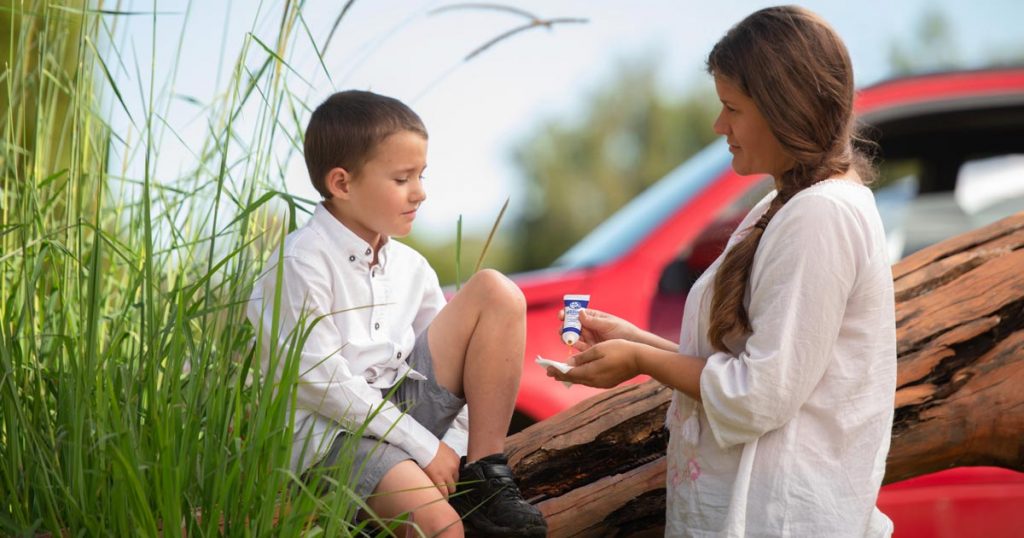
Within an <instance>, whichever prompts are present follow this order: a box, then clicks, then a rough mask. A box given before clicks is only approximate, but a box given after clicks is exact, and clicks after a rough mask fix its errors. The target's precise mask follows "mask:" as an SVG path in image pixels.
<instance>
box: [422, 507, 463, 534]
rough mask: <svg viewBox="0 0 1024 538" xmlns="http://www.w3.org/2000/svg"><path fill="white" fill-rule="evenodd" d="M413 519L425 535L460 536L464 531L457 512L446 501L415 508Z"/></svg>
mask: <svg viewBox="0 0 1024 538" xmlns="http://www.w3.org/2000/svg"><path fill="white" fill-rule="evenodd" d="M413 521H414V523H416V525H417V526H418V527H419V528H420V530H421V531H423V533H424V534H426V535H427V536H462V535H463V533H464V530H463V528H462V520H461V519H460V518H459V514H458V512H456V511H455V509H454V508H452V505H450V504H448V503H446V502H438V503H434V504H431V505H430V506H429V507H425V508H421V509H419V510H417V511H416V514H415V516H414V517H413Z"/></svg>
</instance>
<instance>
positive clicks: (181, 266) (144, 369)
mask: <svg viewBox="0 0 1024 538" xmlns="http://www.w3.org/2000/svg"><path fill="white" fill-rule="evenodd" d="M351 4H352V1H351V0H350V1H349V2H347V3H346V4H345V5H344V6H340V7H339V11H340V12H339V14H338V17H337V19H336V20H335V21H334V26H333V29H332V30H331V34H330V35H333V34H334V29H337V27H338V25H339V23H340V21H341V18H342V17H343V16H344V15H345V14H346V13H347V12H348V9H349V7H350V6H351ZM260 5H261V6H262V4H260ZM120 6H121V4H120V3H117V4H115V5H114V6H109V5H107V4H105V3H103V2H99V3H98V5H97V4H96V3H94V2H89V1H88V0H66V1H65V2H63V3H53V2H51V1H47V0H13V1H11V2H7V3H6V4H5V5H3V6H0V27H2V28H4V29H5V30H8V31H7V32H6V33H4V34H3V35H2V37H0V39H2V41H3V42H2V43H0V63H2V65H0V116H2V117H0V146H2V151H0V173H2V176H0V177H2V179H0V535H12V536H16V535H20V536H38V535H53V536H63V535H68V536H135V535H146V536H155V535H165V534H170V535H178V534H186V535H189V536H208V535H228V536H265V535H274V536H296V535H304V536H316V535H321V534H322V535H326V536H339V535H342V536H343V535H354V534H361V533H366V532H370V531H371V530H372V533H377V534H382V535H392V534H393V532H392V530H393V528H394V525H395V524H396V522H383V521H379V520H377V521H372V524H373V527H372V529H371V528H370V527H368V525H370V522H369V521H370V520H368V521H367V522H364V523H357V522H355V514H356V512H357V511H358V510H359V509H361V508H362V509H365V508H366V507H365V505H364V504H363V501H361V500H360V499H358V498H357V497H356V496H355V495H353V494H352V493H351V490H350V489H349V488H348V487H347V484H348V483H349V482H351V480H352V479H353V477H352V476H351V474H352V472H353V471H352V470H351V469H350V468H349V467H351V457H350V456H347V455H346V454H344V453H343V454H342V456H341V457H340V458H339V460H340V463H339V465H338V468H337V469H335V470H333V471H329V472H327V473H323V474H317V475H315V476H313V478H312V480H311V481H309V480H306V479H304V478H299V477H296V476H295V475H294V474H293V473H292V472H291V471H290V470H289V469H288V467H289V454H290V450H291V446H292V433H291V432H292V429H293V428H292V426H293V424H292V422H291V421H292V417H291V414H290V412H289V406H290V404H291V402H292V401H293V398H294V387H295V384H296V382H297V376H298V366H297V365H298V350H299V349H301V345H302V342H303V340H304V338H305V335H306V334H308V328H309V326H310V325H311V324H312V323H315V322H316V321H317V320H308V323H305V324H303V325H302V326H301V327H300V328H299V329H297V330H296V332H294V333H292V334H289V335H286V338H285V340H284V342H283V345H280V346H279V347H277V348H275V349H272V350H271V352H270V355H271V359H270V362H269V365H264V366H266V369H265V368H262V367H261V364H260V359H259V357H260V356H261V354H260V350H259V349H254V342H258V341H263V340H262V339H261V338H259V336H260V335H256V334H254V333H253V329H252V327H251V326H250V325H249V323H248V322H247V321H246V319H245V307H246V303H247V301H248V299H249V296H250V292H251V283H252V282H253V280H254V279H255V277H256V275H258V274H259V273H260V271H261V270H262V268H263V267H262V266H263V263H264V261H265V259H266V258H267V257H268V254H269V255H270V257H271V259H273V257H274V256H280V255H281V251H280V250H275V249H274V248H273V247H274V245H277V244H279V243H280V240H281V238H282V237H283V235H284V234H286V233H288V232H289V231H291V230H292V229H294V228H295V225H296V221H297V215H298V213H299V212H303V211H305V212H308V211H309V206H310V205H311V202H309V201H307V200H301V199H298V198H295V197H293V196H290V195H288V194H286V193H283V192H280V191H278V190H275V189H276V188H279V187H275V185H277V186H279V185H281V184H283V175H284V170H283V165H282V164H281V163H280V162H279V161H280V158H281V156H280V151H279V149H280V148H279V147H278V145H279V141H280V140H286V141H288V142H289V143H290V144H292V149H298V148H300V147H301V138H302V135H301V133H302V130H303V125H302V124H301V121H300V118H302V117H304V116H305V115H306V113H307V112H308V111H309V110H308V107H307V106H306V105H305V104H304V102H303V101H304V97H301V96H299V95H298V92H295V91H293V90H292V89H291V88H290V87H289V84H288V80H289V78H290V77H289V76H286V75H287V74H289V73H290V74H291V75H294V76H293V77H291V78H298V79H300V80H301V77H299V76H297V73H295V72H294V70H293V69H292V67H291V66H290V65H289V64H288V63H287V61H286V59H287V58H289V53H290V51H291V50H293V48H295V47H296V44H297V43H299V42H302V41H303V40H305V43H304V44H305V45H307V46H310V45H311V48H312V49H313V50H314V51H316V54H317V55H318V57H319V56H320V54H321V51H323V50H324V49H325V48H326V45H327V42H324V43H320V44H317V43H315V42H314V38H313V36H312V33H311V32H310V30H309V28H308V26H307V24H306V21H305V20H304V19H303V16H302V2H292V1H290V0H285V1H284V2H283V6H281V5H274V6H272V7H273V8H274V9H275V10H276V9H278V8H280V7H283V10H282V12H281V14H280V19H279V23H278V25H277V27H276V28H275V32H276V36H274V39H260V38H257V37H256V36H255V35H254V33H249V34H247V37H246V39H245V42H244V44H243V47H242V49H241V52H240V53H239V55H238V57H237V58H236V59H235V61H234V62H233V63H232V64H230V76H229V77H228V82H227V83H226V87H225V88H223V89H222V91H221V93H219V94H218V97H216V98H215V99H214V100H212V101H211V102H209V103H206V104H202V103H200V104H201V105H202V107H203V110H202V113H203V116H204V117H205V118H208V122H209V124H208V125H207V132H208V135H207V136H206V137H205V139H204V140H203V141H202V143H201V145H200V147H198V148H194V149H190V151H192V153H193V159H194V160H193V161H192V162H189V163H187V166H186V168H185V170H184V172H183V173H182V174H180V175H179V176H177V177H161V176H159V175H158V174H157V172H156V170H157V169H158V166H157V161H158V158H159V155H158V148H160V147H162V141H163V140H165V139H166V138H168V137H173V138H180V135H179V133H176V132H175V131H174V130H173V128H172V127H171V125H170V124H171V122H169V121H168V114H169V110H170V107H169V103H170V100H171V98H172V95H173V79H174V73H177V72H178V70H179V69H181V68H182V66H180V65H179V60H178V58H175V59H173V60H172V62H171V65H160V66H157V65H153V66H152V72H153V73H156V72H158V71H159V72H169V73H171V77H170V82H169V84H170V86H169V87H168V86H164V85H162V86H161V87H160V88H158V87H157V83H158V81H157V78H156V76H155V75H154V74H148V75H147V74H143V73H142V70H141V69H139V67H138V62H139V61H140V60H138V59H135V58H136V57H141V58H142V61H143V62H147V61H148V62H150V63H154V62H155V58H156V52H155V48H151V49H149V50H136V49H134V47H131V48H130V49H129V48H127V47H125V45H124V40H123V39H121V34H120V33H119V30H120V26H122V25H123V24H124V22H123V21H124V20H125V18H127V17H146V18H147V20H149V21H151V24H152V29H153V32H154V34H155V32H156V26H157V25H156V20H157V19H156V17H157V15H156V14H154V13H145V12H141V13H140V12H125V11H119V8H120ZM154 7H155V6H154ZM183 16H184V17H185V18H186V20H187V18H188V17H190V16H193V14H192V6H191V4H190V5H188V6H187V8H186V11H185V13H184V14H183ZM254 26H255V23H254ZM160 38H161V39H163V38H166V36H160ZM185 38H186V36H185V35H184V34H183V35H181V36H177V39H179V47H178V49H179V50H180V48H181V47H180V40H183V39H185ZM329 40H330V36H328V38H327V41H329ZM492 44H493V43H489V44H488V45H487V46H490V45H492ZM319 60H320V61H319V66H320V67H321V68H323V69H324V71H325V75H327V78H328V80H330V76H329V74H326V69H327V68H326V66H325V65H324V62H323V60H322V57H321V58H319ZM126 73H127V74H128V76H127V77H125V76H123V75H125V74H126ZM218 79H219V75H218ZM120 80H130V81H131V83H132V84H136V85H138V91H137V92H129V91H127V90H128V88H125V87H121V86H119V84H124V83H123V82H120V83H119V82H118V81H120ZM302 83H303V85H304V86H303V88H302V89H301V90H302V92H305V91H308V86H306V84H307V83H306V82H304V81H302ZM161 84H164V83H161ZM133 93H138V94H139V95H141V97H142V101H143V103H142V105H141V107H139V106H134V107H133V106H131V105H132V102H133V101H131V99H132V98H131V97H130V95H131V94H133ZM114 117H123V118H124V121H121V122H119V123H116V124H115V123H113V122H112V121H113V120H111V118H114ZM506 205H507V202H506ZM503 213H504V208H503V209H502V213H501V214H503ZM501 214H499V216H498V219H497V221H496V222H495V225H494V228H497V226H498V224H499V222H500V220H501ZM493 234H494V230H493V229H492V231H491V236H493ZM490 239H491V238H490V237H488V240H487V243H486V244H485V245H484V247H483V251H482V252H481V254H480V260H481V261H482V259H483V257H484V256H485V255H486V251H487V246H488V245H489V243H490ZM458 256H460V253H457V257H458ZM457 261H460V260H457ZM479 263H480V262H479V261H478V263H477V265H478V267H479ZM279 302H280V297H279V296H278V297H276V298H275V300H274V305H275V306H274V308H275V309H277V308H278V306H277V305H278V304H279ZM269 340H270V341H274V342H276V341H278V340H277V339H276V338H270V339H269ZM324 481H329V482H331V483H332V484H333V485H334V486H335V487H333V488H332V489H331V492H329V493H327V494H322V493H321V489H322V488H321V487H320V486H321V485H322V484H323V483H324Z"/></svg>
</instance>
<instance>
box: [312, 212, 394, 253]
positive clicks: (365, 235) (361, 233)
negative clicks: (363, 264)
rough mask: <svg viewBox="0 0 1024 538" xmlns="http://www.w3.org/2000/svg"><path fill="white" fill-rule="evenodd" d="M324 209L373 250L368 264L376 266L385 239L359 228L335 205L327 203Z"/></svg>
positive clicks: (361, 227)
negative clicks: (371, 259)
mask: <svg viewBox="0 0 1024 538" xmlns="http://www.w3.org/2000/svg"><path fill="white" fill-rule="evenodd" d="M323 205H324V209H326V210H327V212H328V213H330V214H331V216H333V217H334V218H335V219H336V220H337V221H338V222H340V223H341V225H342V226H344V227H345V228H348V230H349V231H350V232H352V233H354V234H356V236H358V237H359V238H360V239H362V240H363V241H366V242H367V243H369V244H370V248H372V249H373V261H372V262H370V265H371V266H374V265H377V254H378V253H379V252H380V248H381V247H382V246H384V243H386V242H387V238H386V237H385V236H383V235H381V234H379V233H376V232H373V231H371V230H367V229H366V228H365V227H363V226H360V225H359V224H358V223H357V222H355V221H354V220H353V219H352V218H351V217H349V216H347V215H345V212H344V211H343V210H342V209H341V208H340V207H338V205H337V204H332V203H329V202H327V201H324V203H323Z"/></svg>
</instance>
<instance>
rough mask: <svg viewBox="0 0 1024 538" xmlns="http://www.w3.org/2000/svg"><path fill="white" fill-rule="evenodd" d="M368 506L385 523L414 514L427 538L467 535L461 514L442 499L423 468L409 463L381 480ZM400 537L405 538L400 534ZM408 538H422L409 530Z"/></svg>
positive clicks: (400, 466)
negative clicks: (412, 537)
mask: <svg viewBox="0 0 1024 538" xmlns="http://www.w3.org/2000/svg"><path fill="white" fill-rule="evenodd" d="M367 504H369V506H370V508H371V509H372V510H373V512H374V513H375V514H377V516H378V517H379V518H381V519H382V520H384V522H387V521H388V520H391V519H394V518H396V517H398V516H400V515H402V514H405V513H409V514H411V517H410V521H412V522H413V523H415V524H416V525H417V526H418V527H419V528H420V530H421V531H423V533H424V534H425V535H427V536H443V537H445V538H459V537H461V536H463V534H464V531H463V527H462V521H461V520H460V519H459V514H458V513H456V512H455V509H454V508H452V506H451V505H450V504H448V501H447V500H446V499H445V498H444V497H443V496H441V492H440V491H438V489H437V487H436V486H434V484H431V483H430V479H429V478H427V475H426V474H424V473H423V469H420V467H419V465H417V464H416V462H414V461H412V460H405V461H403V462H401V463H399V464H398V465H396V466H394V467H392V468H391V470H390V471H388V472H387V474H385V475H384V478H382V479H381V481H380V484H378V485H377V489H376V490H374V494H373V496H371V497H370V498H369V499H367ZM398 535H399V536H403V533H402V531H399V533H398ZM404 536H419V534H417V533H416V531H415V530H413V529H412V528H411V526H407V528H406V529H405V532H404Z"/></svg>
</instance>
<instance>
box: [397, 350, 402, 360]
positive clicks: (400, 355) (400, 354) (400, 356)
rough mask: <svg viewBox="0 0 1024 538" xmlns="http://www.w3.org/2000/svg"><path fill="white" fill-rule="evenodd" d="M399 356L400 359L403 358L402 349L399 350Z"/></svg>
mask: <svg viewBox="0 0 1024 538" xmlns="http://www.w3.org/2000/svg"><path fill="white" fill-rule="evenodd" d="M398 358H399V359H401V358H402V352H401V351H399V352H398Z"/></svg>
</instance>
